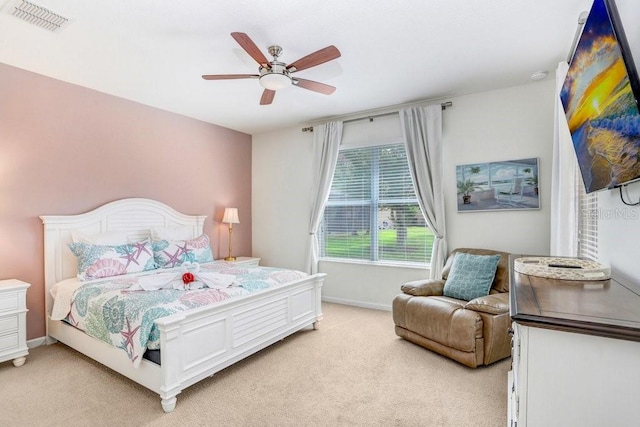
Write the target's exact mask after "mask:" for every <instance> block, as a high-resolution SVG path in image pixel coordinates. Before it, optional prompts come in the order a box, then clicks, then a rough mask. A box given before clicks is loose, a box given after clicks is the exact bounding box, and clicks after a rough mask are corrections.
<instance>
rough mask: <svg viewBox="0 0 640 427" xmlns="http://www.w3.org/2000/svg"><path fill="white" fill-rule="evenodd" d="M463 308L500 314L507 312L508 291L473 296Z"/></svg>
mask: <svg viewBox="0 0 640 427" xmlns="http://www.w3.org/2000/svg"><path fill="white" fill-rule="evenodd" d="M464 308H466V309H469V310H474V311H480V312H483V313H488V314H502V313H508V312H509V292H502V293H498V294H491V295H487V296H485V297H480V298H474V299H472V300H471V301H469V302H468V303H467V304H466V305H465V306H464Z"/></svg>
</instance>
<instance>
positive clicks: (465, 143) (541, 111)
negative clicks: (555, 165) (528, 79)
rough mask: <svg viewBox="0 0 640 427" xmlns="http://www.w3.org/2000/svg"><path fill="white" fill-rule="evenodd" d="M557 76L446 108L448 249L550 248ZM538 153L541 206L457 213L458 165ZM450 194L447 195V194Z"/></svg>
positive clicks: (522, 250) (515, 250)
mask: <svg viewBox="0 0 640 427" xmlns="http://www.w3.org/2000/svg"><path fill="white" fill-rule="evenodd" d="M554 90H555V88H554V82H553V81H552V80H545V81H542V82H538V83H532V84H528V85H525V86H518V87H514V88H510V89H503V90H497V91H492V92H484V93H479V94H474V95H468V96H463V97H459V98H454V99H453V100H452V101H453V107H452V108H451V109H447V110H446V111H445V112H444V114H443V124H442V126H443V136H442V138H443V144H444V146H443V159H442V160H443V175H444V180H445V182H444V184H445V185H444V192H445V208H446V218H447V224H446V225H447V242H448V245H449V249H453V248H456V247H484V248H491V249H497V250H502V251H505V252H513V253H526V254H538V255H546V254H548V253H549V245H550V240H549V227H550V200H551V199H550V197H551V194H550V193H551V190H550V188H551V187H550V185H551V164H552V148H553V115H554V112H553V111H554ZM530 157H538V158H539V166H540V171H539V173H538V178H539V188H540V206H541V208H540V209H539V210H529V211H499V212H498V211H493V212H492V211H488V212H464V213H457V211H456V210H457V201H456V198H455V195H456V190H457V188H456V171H455V166H456V165H464V164H469V163H484V162H490V161H499V160H515V159H523V158H530ZM447 196H448V197H447Z"/></svg>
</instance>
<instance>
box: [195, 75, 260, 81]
mask: <svg viewBox="0 0 640 427" xmlns="http://www.w3.org/2000/svg"><path fill="white" fill-rule="evenodd" d="M258 77H260V75H259V74H205V75H203V76H202V78H203V79H205V80H233V79H257V78H258Z"/></svg>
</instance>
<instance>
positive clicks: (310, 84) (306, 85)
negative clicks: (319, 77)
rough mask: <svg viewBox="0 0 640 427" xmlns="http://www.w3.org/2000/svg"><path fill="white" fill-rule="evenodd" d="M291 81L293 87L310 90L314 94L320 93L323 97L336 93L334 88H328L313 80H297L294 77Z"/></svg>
mask: <svg viewBox="0 0 640 427" xmlns="http://www.w3.org/2000/svg"><path fill="white" fill-rule="evenodd" d="M291 81H292V83H293V85H294V86H298V87H301V88H303V89H308V90H312V91H314V92H318V93H322V94H324V95H331V94H332V93H333V92H335V91H336V88H335V87H333V86H329V85H326V84H324V83H320V82H314V81H313V80H307V79H299V78H297V77H296V78H292V79H291Z"/></svg>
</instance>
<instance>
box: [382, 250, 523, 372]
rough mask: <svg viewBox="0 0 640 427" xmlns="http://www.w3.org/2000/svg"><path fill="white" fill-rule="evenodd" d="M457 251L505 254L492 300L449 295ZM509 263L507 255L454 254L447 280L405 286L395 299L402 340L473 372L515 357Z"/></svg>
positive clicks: (501, 259)
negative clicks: (448, 284)
mask: <svg viewBox="0 0 640 427" xmlns="http://www.w3.org/2000/svg"><path fill="white" fill-rule="evenodd" d="M456 252H466V253H471V254H476V255H494V254H499V255H501V258H500V261H499V263H498V268H497V270H496V275H495V278H494V280H493V284H492V285H491V289H490V293H489V295H487V296H484V297H480V298H475V299H473V300H471V301H463V300H459V299H455V298H450V297H446V296H443V294H442V292H443V289H444V284H445V281H446V280H447V276H448V274H449V270H450V269H451V264H452V260H453V254H454V253H456ZM508 263H509V254H508V253H506V252H498V251H492V250H487V249H468V248H460V249H456V250H454V251H453V253H452V254H451V255H450V256H449V259H448V260H447V263H446V265H445V267H444V270H443V272H442V280H417V281H413V282H408V283H405V284H404V285H402V287H401V290H402V293H401V294H399V295H397V296H396V297H395V298H394V300H393V321H394V323H395V325H396V326H395V331H396V335H398V336H400V337H402V338H404V339H406V340H408V341H411V342H413V343H415V344H418V345H420V346H422V347H425V348H427V349H429V350H432V351H435V352H436V353H440V354H442V355H444V356H447V357H450V358H451V359H453V360H456V361H458V362H460V363H462V364H464V365H467V366H469V367H471V368H476V367H478V366H480V365H489V364H491V363H493V362H497V361H498V360H502V359H504V358H506V357H509V356H510V355H511V337H510V336H509V332H508V331H509V327H510V324H511V320H510V317H509V267H508Z"/></svg>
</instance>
